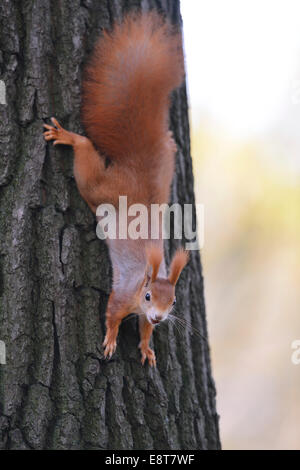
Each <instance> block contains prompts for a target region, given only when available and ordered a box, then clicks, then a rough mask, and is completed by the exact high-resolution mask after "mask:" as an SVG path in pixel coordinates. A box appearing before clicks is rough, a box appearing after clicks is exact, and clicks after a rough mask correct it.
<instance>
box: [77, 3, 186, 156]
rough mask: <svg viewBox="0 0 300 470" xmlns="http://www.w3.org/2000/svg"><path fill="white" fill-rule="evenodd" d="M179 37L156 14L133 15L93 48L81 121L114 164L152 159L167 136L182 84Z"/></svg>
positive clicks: (84, 87)
mask: <svg viewBox="0 0 300 470" xmlns="http://www.w3.org/2000/svg"><path fill="white" fill-rule="evenodd" d="M183 71H184V66H183V53H182V42H181V34H180V32H178V31H175V30H174V27H173V26H171V25H170V24H169V22H168V21H166V20H164V19H163V18H162V17H161V16H160V15H159V14H158V13H155V12H149V13H141V14H129V15H127V17H125V19H124V20H123V21H122V22H121V23H117V24H115V26H114V28H113V30H112V31H111V32H104V34H103V36H102V37H101V38H100V40H99V41H98V43H97V44H96V46H95V50H94V52H93V54H92V57H91V59H90V62H89V63H88V65H87V67H86V70H85V74H84V79H83V100H82V120H83V124H84V126H85V129H86V131H87V134H88V136H89V137H90V138H91V139H92V141H93V142H94V143H95V144H96V146H97V147H98V148H99V149H100V151H102V152H103V153H104V154H106V155H108V156H109V157H110V158H111V159H112V160H116V159H121V158H123V157H133V153H134V154H135V156H137V155H139V156H141V155H148V156H151V154H152V153H153V152H155V149H156V148H157V144H158V142H159V141H160V140H161V139H163V138H164V137H165V134H166V132H167V130H168V108H169V95H170V93H171V91H172V90H173V89H174V88H176V87H177V86H179V85H180V84H181V82H182V79H183Z"/></svg>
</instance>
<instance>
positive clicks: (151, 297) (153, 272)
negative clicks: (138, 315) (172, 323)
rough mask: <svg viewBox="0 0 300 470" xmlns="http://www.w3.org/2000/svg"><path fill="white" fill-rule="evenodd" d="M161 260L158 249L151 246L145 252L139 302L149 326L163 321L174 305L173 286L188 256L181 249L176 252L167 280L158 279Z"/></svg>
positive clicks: (161, 255) (161, 254) (160, 253)
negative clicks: (144, 266)
mask: <svg viewBox="0 0 300 470" xmlns="http://www.w3.org/2000/svg"><path fill="white" fill-rule="evenodd" d="M162 259H163V253H162V251H161V250H160V249H159V247H157V246H155V245H151V246H150V247H149V249H148V250H147V267H146V272H145V277H144V281H143V286H142V289H141V292H140V302H139V303H140V308H141V310H142V311H143V312H144V314H145V315H146V316H147V320H148V321H149V323H151V324H157V323H159V322H160V321H162V320H165V319H166V318H167V317H168V314H169V313H170V312H171V310H172V308H173V306H174V305H175V303H176V297H175V286H176V283H177V281H178V278H179V276H180V273H181V271H182V270H183V268H184V267H185V265H186V263H187V262H188V254H187V252H186V251H184V250H183V249H179V250H177V251H176V253H175V255H174V257H173V259H172V262H171V266H170V270H169V276H168V278H167V279H165V278H161V277H158V271H159V267H160V264H161V262H162Z"/></svg>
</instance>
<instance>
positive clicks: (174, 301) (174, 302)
mask: <svg viewBox="0 0 300 470" xmlns="http://www.w3.org/2000/svg"><path fill="white" fill-rule="evenodd" d="M175 304H176V297H174V300H173V305H175Z"/></svg>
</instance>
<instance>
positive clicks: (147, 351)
mask: <svg viewBox="0 0 300 470" xmlns="http://www.w3.org/2000/svg"><path fill="white" fill-rule="evenodd" d="M139 348H140V350H141V354H142V359H141V363H142V364H143V365H144V364H145V361H146V359H148V362H149V365H150V366H151V367H156V358H155V352H154V351H153V349H151V348H149V346H145V345H143V344H140V346H139Z"/></svg>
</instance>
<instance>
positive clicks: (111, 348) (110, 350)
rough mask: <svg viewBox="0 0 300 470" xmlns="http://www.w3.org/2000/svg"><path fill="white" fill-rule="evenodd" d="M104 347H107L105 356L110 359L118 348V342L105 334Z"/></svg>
mask: <svg viewBox="0 0 300 470" xmlns="http://www.w3.org/2000/svg"><path fill="white" fill-rule="evenodd" d="M103 347H104V348H105V349H104V357H105V358H106V359H107V358H108V359H110V358H111V357H112V355H113V354H114V352H115V350H116V347H117V342H116V340H110V339H109V338H108V337H107V336H105V339H104V342H103Z"/></svg>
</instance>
